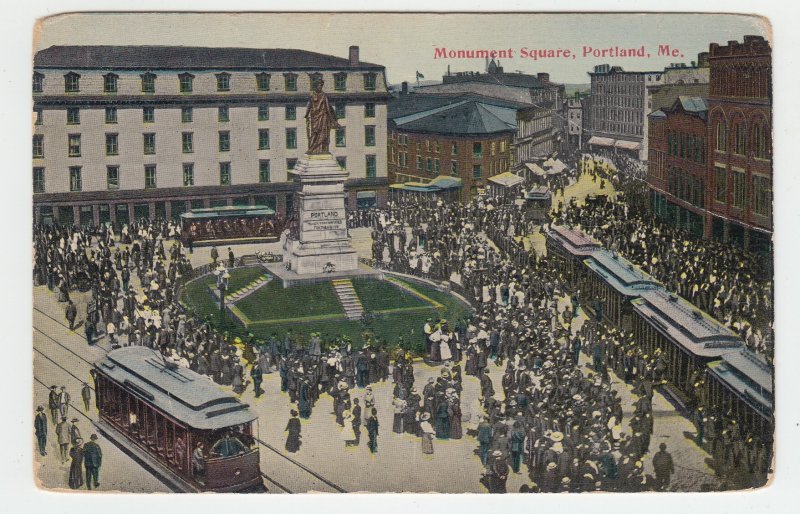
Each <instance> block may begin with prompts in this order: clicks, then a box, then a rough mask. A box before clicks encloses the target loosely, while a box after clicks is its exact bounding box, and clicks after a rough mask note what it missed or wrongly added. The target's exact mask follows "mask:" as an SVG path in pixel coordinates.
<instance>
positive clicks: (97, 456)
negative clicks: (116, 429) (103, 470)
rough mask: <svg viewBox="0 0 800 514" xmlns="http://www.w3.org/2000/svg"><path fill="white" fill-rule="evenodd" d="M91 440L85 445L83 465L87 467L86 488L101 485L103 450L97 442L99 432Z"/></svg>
mask: <svg viewBox="0 0 800 514" xmlns="http://www.w3.org/2000/svg"><path fill="white" fill-rule="evenodd" d="M89 439H90V441H89V442H88V443H86V444H84V445H83V466H84V467H85V468H86V488H87V489H90V490H91V489H92V486H94V487H99V486H100V483H99V479H100V463H101V462H102V460H103V451H102V450H101V449H100V445H98V444H97V434H92V435H91V436H90V437H89Z"/></svg>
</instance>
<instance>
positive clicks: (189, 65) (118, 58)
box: [33, 46, 384, 71]
mask: <svg viewBox="0 0 800 514" xmlns="http://www.w3.org/2000/svg"><path fill="white" fill-rule="evenodd" d="M33 66H34V68H63V69H127V70H131V69H133V70H206V69H221V70H223V69H224V70H236V69H240V70H296V69H309V70H322V69H325V70H338V69H342V70H343V69H361V70H364V69H372V70H376V71H377V70H381V71H382V70H383V69H384V67H383V66H380V65H378V64H371V63H367V62H359V63H358V65H357V66H350V60H349V59H346V58H342V57H335V56H333V55H326V54H320V53H316V52H309V51H307V50H296V49H290V48H232V47H196V46H51V47H49V48H45V49H44V50H40V51H39V52H37V53H36V56H35V57H34V60H33Z"/></svg>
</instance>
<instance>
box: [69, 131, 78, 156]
mask: <svg viewBox="0 0 800 514" xmlns="http://www.w3.org/2000/svg"><path fill="white" fill-rule="evenodd" d="M68 141H69V143H68V148H69V156H70V157H80V156H81V135H80V134H70V135H69V136H68Z"/></svg>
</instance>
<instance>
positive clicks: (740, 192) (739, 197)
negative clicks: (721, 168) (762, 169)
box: [731, 170, 745, 209]
mask: <svg viewBox="0 0 800 514" xmlns="http://www.w3.org/2000/svg"><path fill="white" fill-rule="evenodd" d="M731 176H732V177H733V203H732V205H733V206H734V207H737V208H740V209H742V208H744V198H745V183H744V182H745V181H744V172H743V171H737V170H733V172H732V174H731Z"/></svg>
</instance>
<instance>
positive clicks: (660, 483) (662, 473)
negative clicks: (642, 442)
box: [653, 443, 675, 491]
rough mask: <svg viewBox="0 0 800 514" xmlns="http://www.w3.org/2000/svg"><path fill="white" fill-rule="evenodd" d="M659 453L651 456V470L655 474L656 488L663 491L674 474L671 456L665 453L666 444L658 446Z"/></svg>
mask: <svg viewBox="0 0 800 514" xmlns="http://www.w3.org/2000/svg"><path fill="white" fill-rule="evenodd" d="M658 448H659V451H658V453H656V454H655V455H654V456H653V469H655V472H656V488H657V489H658V490H660V491H663V490H664V489H666V488H667V487H669V481H670V478H671V477H672V474H673V473H674V472H675V464H674V463H673V462H672V455H670V454H669V452H668V451H667V444H666V443H661V444H660V445H658Z"/></svg>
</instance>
